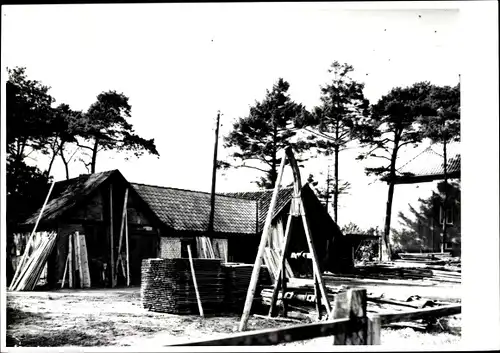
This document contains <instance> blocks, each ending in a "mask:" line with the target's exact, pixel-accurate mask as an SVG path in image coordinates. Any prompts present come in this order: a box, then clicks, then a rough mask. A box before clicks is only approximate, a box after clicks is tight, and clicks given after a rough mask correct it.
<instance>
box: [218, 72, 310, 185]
mask: <svg viewBox="0 0 500 353" xmlns="http://www.w3.org/2000/svg"><path fill="white" fill-rule="evenodd" d="M289 88H290V84H289V83H288V82H286V81H285V80H283V79H282V78H280V79H279V80H278V81H277V82H276V83H275V84H274V85H273V88H272V90H271V91H269V90H266V96H265V98H264V99H263V100H262V101H261V102H258V101H256V102H255V104H254V105H253V106H252V107H250V112H249V114H248V116H246V117H243V118H239V119H238V120H237V121H236V122H235V123H234V124H233V129H232V131H231V132H230V133H229V134H228V135H227V136H225V137H224V142H225V143H224V147H226V148H231V147H234V148H236V152H233V153H232V155H231V157H233V158H234V159H236V160H238V161H240V162H241V164H240V165H238V166H237V167H246V168H252V169H255V170H258V171H261V172H262V173H264V176H263V177H261V178H260V180H259V181H256V183H257V185H259V187H262V188H273V187H274V185H275V182H276V178H277V167H278V165H279V159H278V158H277V152H278V151H279V150H280V149H281V148H284V147H285V146H286V145H291V146H292V147H293V148H294V150H295V151H297V152H300V151H302V150H303V149H304V148H306V144H305V143H304V142H301V141H294V140H293V139H292V138H293V137H294V136H295V135H296V132H297V129H298V126H299V125H300V124H301V122H303V121H305V120H307V119H308V118H309V115H310V113H309V112H308V111H307V110H306V109H305V107H304V106H303V105H302V104H298V103H296V102H294V101H293V100H292V99H291V98H290V95H289V93H288V90H289ZM249 161H256V162H257V166H256V165H251V164H248V162H249ZM220 165H222V166H225V167H229V166H234V165H231V164H229V163H227V162H226V163H220Z"/></svg>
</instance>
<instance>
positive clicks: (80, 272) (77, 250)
mask: <svg viewBox="0 0 500 353" xmlns="http://www.w3.org/2000/svg"><path fill="white" fill-rule="evenodd" d="M74 237H75V258H76V266H77V267H78V279H79V280H80V282H79V284H80V288H83V282H84V281H83V266H82V249H81V244H80V234H79V233H78V232H75V235H74Z"/></svg>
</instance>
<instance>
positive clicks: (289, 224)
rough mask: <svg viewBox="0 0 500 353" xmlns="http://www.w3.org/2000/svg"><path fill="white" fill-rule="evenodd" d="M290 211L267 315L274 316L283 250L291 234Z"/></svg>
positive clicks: (286, 246) (283, 255)
mask: <svg viewBox="0 0 500 353" xmlns="http://www.w3.org/2000/svg"><path fill="white" fill-rule="evenodd" d="M292 217H293V216H292V213H291V212H290V214H289V215H288V220H287V222H286V229H285V240H284V244H283V251H282V252H281V259H280V262H279V263H280V268H279V270H278V273H277V277H276V281H275V283H274V289H273V296H272V297H271V306H270V307H269V314H268V315H269V317H273V316H274V309H275V306H276V300H277V299H278V291H279V286H280V283H282V282H280V281H281V273H282V272H284V271H285V270H284V267H285V266H284V263H285V261H286V257H285V252H286V251H287V250H288V244H289V243H290V238H291V234H292ZM281 300H282V301H284V297H282V298H281Z"/></svg>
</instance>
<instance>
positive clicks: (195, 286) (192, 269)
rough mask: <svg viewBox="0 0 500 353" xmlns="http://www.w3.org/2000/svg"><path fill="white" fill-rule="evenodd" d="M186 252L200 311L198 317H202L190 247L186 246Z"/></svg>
mask: <svg viewBox="0 0 500 353" xmlns="http://www.w3.org/2000/svg"><path fill="white" fill-rule="evenodd" d="M187 251H188V255H189V264H190V265H191V275H192V276H193V283H194V291H195V292H196V301H197V302H198V309H199V310H200V316H201V317H204V316H205V315H204V314H203V307H202V305H201V299H200V292H199V291H198V283H197V282H196V274H195V272H194V264H193V257H192V256H191V245H189V244H188V246H187Z"/></svg>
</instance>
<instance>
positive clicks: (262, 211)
mask: <svg viewBox="0 0 500 353" xmlns="http://www.w3.org/2000/svg"><path fill="white" fill-rule="evenodd" d="M273 191H274V190H273V189H268V190H258V191H245V192H227V193H224V195H228V196H234V197H238V198H243V199H247V200H254V201H257V206H258V213H259V215H258V222H259V224H258V228H259V232H260V231H262V230H263V229H264V223H265V222H266V217H267V212H268V210H269V206H270V205H271V199H272V197H273ZM292 196H293V187H286V188H281V189H279V191H278V198H277V199H276V206H275V208H274V212H273V218H274V217H276V215H277V214H279V213H280V212H281V211H282V210H283V208H284V207H285V206H286V205H287V204H288V202H289V201H290V200H291V199H292Z"/></svg>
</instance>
